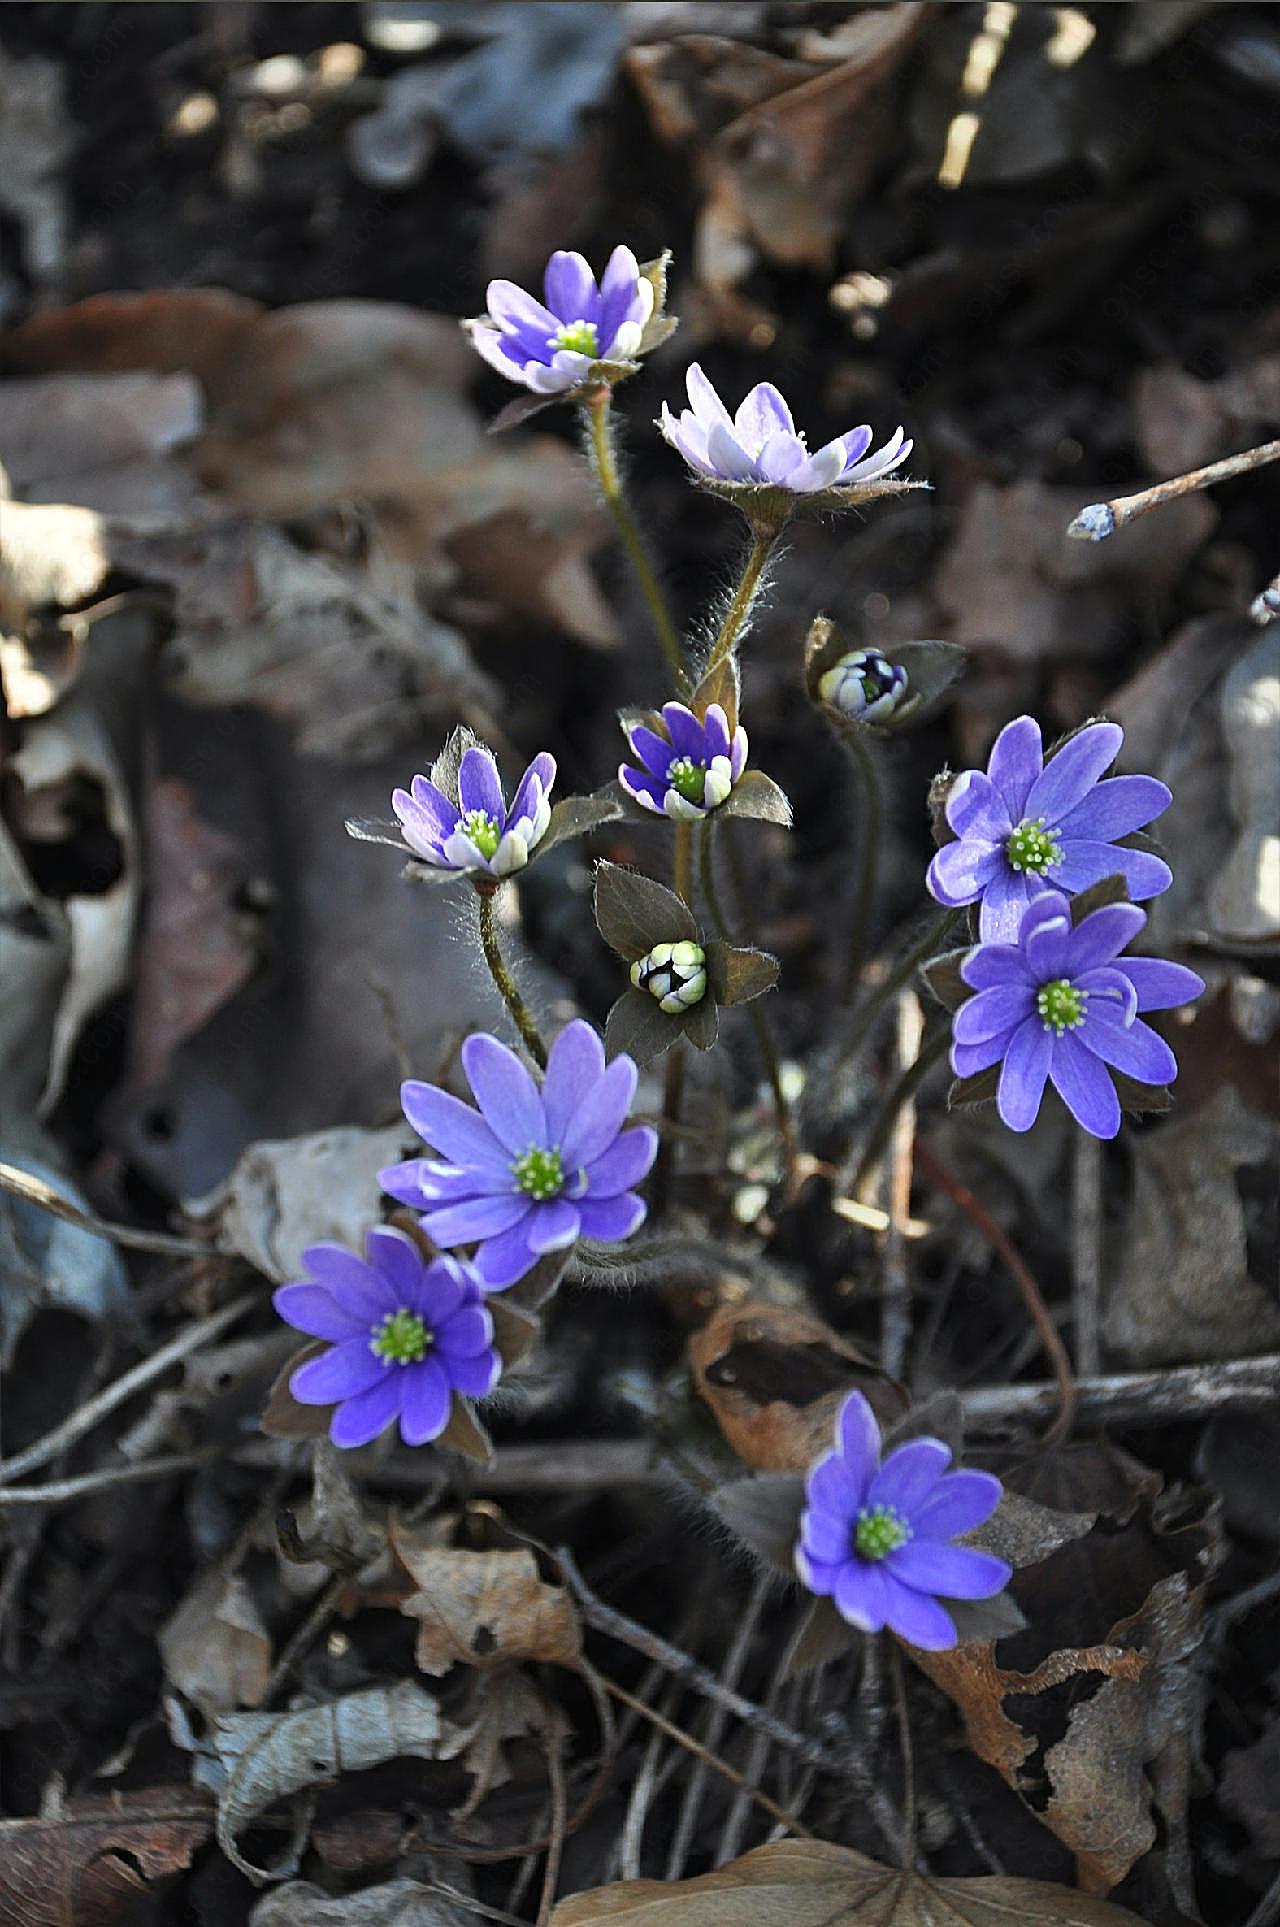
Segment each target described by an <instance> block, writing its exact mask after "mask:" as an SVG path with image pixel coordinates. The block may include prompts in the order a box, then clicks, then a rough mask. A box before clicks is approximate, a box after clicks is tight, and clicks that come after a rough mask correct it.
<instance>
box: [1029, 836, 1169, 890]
mask: <svg viewBox="0 0 1280 1927" xmlns="http://www.w3.org/2000/svg"><path fill="white" fill-rule="evenodd" d="M1110 876H1122V877H1123V878H1124V880H1125V883H1126V885H1127V886H1128V890H1129V895H1130V896H1131V897H1133V898H1134V899H1135V901H1137V902H1139V903H1145V902H1146V900H1147V898H1148V897H1158V896H1163V894H1164V892H1165V891H1166V890H1167V889H1168V888H1169V885H1170V884H1171V883H1172V882H1173V871H1172V870H1171V869H1170V868H1169V865H1168V864H1167V863H1166V862H1164V860H1163V859H1162V858H1161V857H1158V856H1153V855H1152V854H1151V852H1150V850H1127V849H1126V848H1125V847H1124V845H1123V844H1122V843H1090V842H1087V841H1085V840H1084V839H1083V838H1080V837H1072V838H1071V840H1070V841H1069V842H1066V843H1064V844H1063V846H1062V857H1061V860H1060V861H1059V862H1058V863H1055V864H1054V866H1053V880H1054V882H1055V883H1057V884H1060V885H1061V886H1062V888H1063V889H1064V890H1072V891H1079V890H1087V889H1088V888H1089V886H1090V884H1093V883H1101V881H1102V879H1103V877H1110Z"/></svg>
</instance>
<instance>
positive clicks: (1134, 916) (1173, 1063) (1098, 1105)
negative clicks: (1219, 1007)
mask: <svg viewBox="0 0 1280 1927" xmlns="http://www.w3.org/2000/svg"><path fill="white" fill-rule="evenodd" d="M1133 780H1134V781H1135V782H1136V781H1138V780H1140V779H1138V778H1136V777H1135V778H1134V779H1133ZM1146 921H1147V918H1146V913H1145V911H1142V910H1139V909H1138V908H1137V907H1136V906H1135V905H1134V904H1132V903H1110V904H1106V905H1104V906H1103V908H1102V909H1100V910H1094V911H1091V912H1090V914H1089V915H1088V916H1086V917H1082V918H1081V920H1080V922H1079V923H1078V924H1076V925H1075V927H1074V928H1073V927H1072V922H1071V906H1070V904H1069V903H1068V901H1067V899H1066V897H1064V896H1063V895H1062V894H1061V892H1060V891H1058V890H1045V891H1043V892H1042V893H1041V894H1040V895H1039V896H1037V897H1035V898H1033V900H1032V902H1031V905H1030V907H1029V908H1028V909H1027V911H1026V913H1025V914H1024V916H1023V918H1022V923H1021V926H1020V928H1019V931H1018V941H1017V943H1016V944H1010V943H984V944H979V945H978V947H977V948H976V949H975V950H971V951H970V952H969V954H968V956H967V957H966V958H965V960H964V962H963V963H962V964H961V966H960V975H961V976H962V977H963V979H964V981H965V982H966V983H967V984H969V985H970V986H971V988H972V989H974V990H976V991H977V993H978V994H977V996H976V997H971V998H969V1000H968V1001H967V1002H966V1003H963V1004H961V1006H960V1008H959V1010H958V1011H957V1012H956V1014H955V1020H954V1024H953V1028H952V1045H951V1067H952V1069H953V1070H954V1071H955V1073H956V1075H957V1077H974V1076H976V1075H977V1073H978V1072H979V1071H984V1070H989V1069H990V1067H991V1066H992V1065H993V1064H999V1065H1000V1082H999V1086H998V1089H997V1094H996V1106H997V1109H998V1110H999V1112H1000V1116H1001V1118H1002V1119H1003V1121H1004V1122H1005V1123H1006V1124H1007V1125H1008V1127H1009V1129H1010V1130H1011V1131H1027V1130H1030V1128H1031V1126H1032V1125H1033V1124H1034V1123H1035V1120H1036V1116H1037V1114H1038V1112H1039V1109H1040V1100H1041V1098H1042V1097H1043V1095H1044V1087H1045V1082H1046V1080H1048V1081H1049V1082H1050V1083H1052V1085H1053V1087H1054V1089H1055V1090H1056V1091H1057V1093H1058V1095H1059V1097H1060V1098H1061V1099H1062V1101H1063V1103H1064V1104H1065V1105H1066V1107H1067V1109H1068V1110H1069V1111H1070V1113H1071V1115H1072V1117H1074V1118H1075V1120H1076V1122H1077V1124H1079V1125H1082V1126H1083V1128H1084V1129H1085V1130H1086V1131H1088V1132H1089V1133H1090V1134H1091V1135H1092V1136H1093V1137H1101V1138H1111V1137H1114V1136H1115V1135H1116V1132H1117V1131H1118V1130H1119V1129H1120V1099H1119V1097H1118V1096H1117V1094H1116V1089H1115V1086H1114V1084H1113V1083H1112V1080H1111V1077H1110V1075H1109V1073H1108V1071H1107V1066H1108V1065H1112V1066H1114V1068H1115V1069H1116V1070H1117V1071H1120V1072H1121V1073H1122V1074H1123V1075H1124V1076H1126V1077H1131V1078H1136V1079H1137V1080H1138V1081H1139V1082H1141V1083H1143V1084H1170V1083H1172V1081H1173V1079H1174V1078H1175V1077H1176V1076H1177V1074H1178V1065H1177V1060H1176V1059H1175V1057H1174V1055H1173V1052H1172V1051H1171V1050H1170V1048H1169V1046H1168V1045H1167V1044H1166V1043H1165V1041H1164V1039H1163V1037H1160V1036H1158V1035H1157V1033H1156V1032H1155V1031H1154V1030H1152V1029H1151V1027H1150V1025H1149V1024H1144V1023H1142V1022H1141V1021H1140V1019H1139V1016H1138V1012H1139V1011H1143V1010H1172V1009H1173V1008H1174V1007H1175V1006H1176V1005H1178V1004H1185V1003H1189V1002H1190V1001H1191V999H1192V998H1193V997H1198V996H1199V995H1200V993H1201V991H1202V990H1203V989H1204V980H1203V978H1201V977H1198V976H1197V975H1196V973H1195V971H1194V970H1188V969H1187V968H1186V967H1185V965H1183V964H1175V963H1164V962H1162V961H1160V959H1158V958H1156V957H1126V958H1123V959H1122V958H1121V956H1120V952H1121V951H1122V950H1123V949H1124V947H1125V945H1126V944H1128V943H1131V942H1132V941H1133V939H1134V938H1135V937H1136V936H1137V934H1138V932H1139V931H1140V930H1141V929H1142V927H1143V925H1144V924H1145V923H1146Z"/></svg>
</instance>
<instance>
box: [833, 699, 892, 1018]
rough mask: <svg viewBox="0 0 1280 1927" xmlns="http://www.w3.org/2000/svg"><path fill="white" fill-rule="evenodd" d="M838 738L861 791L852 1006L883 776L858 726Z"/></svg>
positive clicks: (848, 993) (850, 966)
mask: <svg viewBox="0 0 1280 1927" xmlns="http://www.w3.org/2000/svg"><path fill="white" fill-rule="evenodd" d="M835 728H836V734H837V735H838V736H839V738H840V741H841V742H842V743H843V744H844V746H845V748H846V749H847V750H848V752H849V755H850V757H851V759H852V761H853V763H854V766H855V768H856V769H857V772H858V778H859V783H860V786H861V789H862V819H861V822H860V823H859V825H858V851H859V854H858V880H857V883H856V885H855V886H854V895H853V927H852V929H851V930H850V932H849V954H848V957H847V960H846V962H845V972H844V988H843V990H842V991H841V994H840V1001H841V1003H843V1004H847V1003H851V1002H852V1001H853V996H854V993H855V991H856V990H857V988H858V980H859V978H860V977H861V975H862V964H863V959H864V958H865V956H866V954H867V932H868V930H869V928H870V925H871V911H872V907H873V905H874V903H875V894H876V871H877V869H878V868H879V865H880V841H881V828H880V820H881V815H882V808H881V801H880V772H879V771H878V770H877V768H876V766H875V762H874V761H873V759H872V756H871V752H870V750H869V749H868V748H867V745H866V743H865V742H864V741H863V738H862V732H861V730H859V729H858V727H857V726H856V724H853V723H844V724H837V725H835Z"/></svg>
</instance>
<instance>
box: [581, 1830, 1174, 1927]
mask: <svg viewBox="0 0 1280 1927" xmlns="http://www.w3.org/2000/svg"><path fill="white" fill-rule="evenodd" d="M1137 1918H1138V1916H1137V1915H1136V1914H1131V1913H1129V1912H1128V1911H1127V1909H1125V1908H1123V1907H1112V1906H1111V1905H1109V1904H1108V1903H1107V1902H1106V1901H1102V1900H1094V1899H1091V1898H1090V1896H1089V1895H1087V1894H1079V1893H1072V1892H1071V1891H1070V1890H1069V1889H1068V1888H1066V1887H1054V1886H1050V1885H1048V1884H1047V1883H1046V1882H1044V1881H1040V1880H1017V1879H1013V1878H1010V1877H1008V1876H1005V1875H1001V1876H999V1877H998V1878H990V1879H981V1880H928V1879H925V1878H924V1877H923V1876H922V1875H920V1874H914V1873H905V1872H901V1871H899V1870H897V1869H895V1868H893V1867H883V1866H881V1865H880V1863H879V1861H876V1860H868V1859H867V1857H866V1855H865V1854H861V1853H854V1852H852V1851H851V1850H850V1849H849V1848H848V1847H838V1846H836V1845H834V1844H833V1843H832V1842H831V1841H827V1840H778V1841H775V1842H774V1843H773V1844H772V1845H771V1846H767V1847H757V1848H756V1849H755V1851H754V1852H753V1853H747V1854H744V1855H743V1856H742V1858H741V1859H740V1860H731V1861H730V1862H729V1864H728V1866H725V1867H720V1868H717V1870H716V1872H715V1873H706V1874H701V1875H700V1876H699V1877H698V1879H696V1880H678V1881H674V1882H669V1881H662V1880H623V1881H620V1882H618V1883H617V1885H615V1886H612V1887H599V1888H597V1889H596V1891H595V1892H594V1893H585V1894H575V1895H574V1896H573V1898H572V1899H571V1900H562V1901H561V1902H560V1905H559V1906H558V1907H557V1908H556V1909H555V1911H554V1912H553V1914H552V1916H551V1927H598V1923H599V1927H603V1923H604V1922H606V1921H624V1922H626V1923H627V1927H778V1924H779V1923H780V1922H783V1921H785V1922H786V1924H787V1927H939V1923H940V1922H943V1921H963V1922H966V1923H968V1927H1014V1923H1016V1927H1125V1923H1128V1927H1134V1924H1135V1923H1136V1921H1137Z"/></svg>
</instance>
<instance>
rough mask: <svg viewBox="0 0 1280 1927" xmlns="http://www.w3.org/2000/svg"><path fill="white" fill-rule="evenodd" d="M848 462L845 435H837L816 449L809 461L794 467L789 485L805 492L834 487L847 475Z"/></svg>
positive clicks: (808, 493) (788, 480)
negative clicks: (846, 461) (845, 472)
mask: <svg viewBox="0 0 1280 1927" xmlns="http://www.w3.org/2000/svg"><path fill="white" fill-rule="evenodd" d="M845 467H846V463H845V453H844V436H843V435H837V437H836V439H835V440H834V441H833V442H826V443H824V445H823V446H822V447H821V448H817V449H815V450H814V452H813V454H812V455H810V456H809V458H808V460H807V461H804V462H801V464H800V466H799V468H795V469H792V471H791V473H790V475H789V476H788V478H787V487H788V488H793V489H799V490H801V491H802V492H803V493H804V494H806V495H810V494H816V492H817V491H818V490H819V489H823V488H832V487H833V486H834V485H835V483H836V482H838V481H841V480H843V479H847V478H846V477H845V474H844V471H845Z"/></svg>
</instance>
